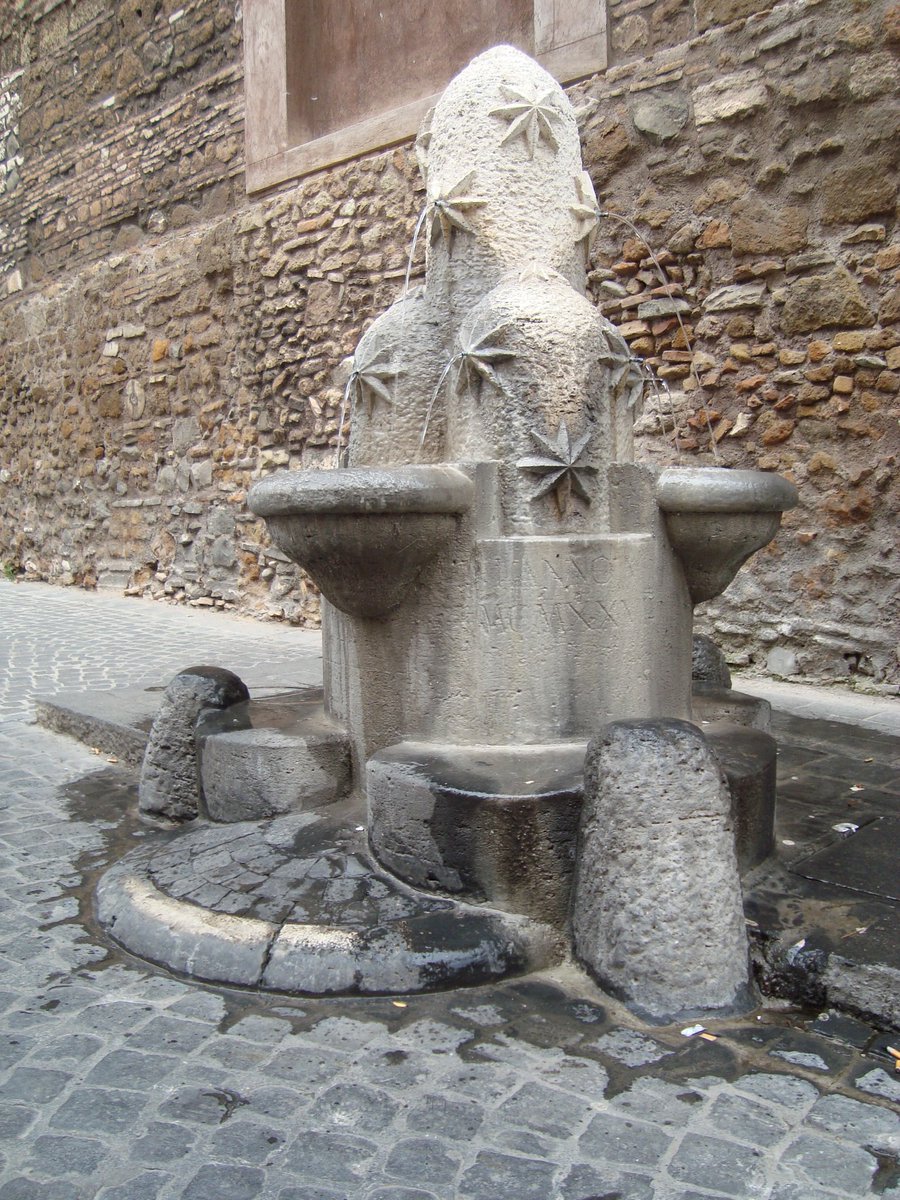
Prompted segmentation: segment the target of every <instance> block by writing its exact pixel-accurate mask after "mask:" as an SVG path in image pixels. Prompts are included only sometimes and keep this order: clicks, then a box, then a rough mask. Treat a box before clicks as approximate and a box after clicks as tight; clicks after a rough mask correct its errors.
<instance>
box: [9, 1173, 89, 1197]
mask: <svg viewBox="0 0 900 1200" xmlns="http://www.w3.org/2000/svg"><path fill="white" fill-rule="evenodd" d="M0 1200H82V1188H81V1187H80V1186H79V1185H78V1184H77V1183H70V1182H68V1181H67V1180H62V1179H59V1180H51V1181H49V1182H47V1181H45V1180H41V1181H40V1182H38V1181H37V1180H35V1179H29V1178H28V1177H27V1176H25V1175H17V1176H15V1178H13V1179H8V1180H7V1181H6V1182H5V1183H3V1184H0Z"/></svg>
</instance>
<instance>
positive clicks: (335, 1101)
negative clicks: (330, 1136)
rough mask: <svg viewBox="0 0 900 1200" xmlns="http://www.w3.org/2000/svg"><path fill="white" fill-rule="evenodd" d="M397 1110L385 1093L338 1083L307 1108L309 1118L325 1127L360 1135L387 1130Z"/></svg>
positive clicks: (398, 1109) (397, 1105)
mask: <svg viewBox="0 0 900 1200" xmlns="http://www.w3.org/2000/svg"><path fill="white" fill-rule="evenodd" d="M399 1111H400V1104H399V1103H398V1101H396V1100H393V1099H392V1098H391V1097H390V1096H389V1095H388V1094H387V1092H384V1091H381V1090H376V1089H375V1088H368V1087H366V1086H365V1085H364V1084H347V1083H339V1084H336V1085H335V1086H334V1087H332V1088H329V1089H328V1090H327V1091H326V1092H323V1094H322V1095H321V1096H320V1097H319V1099H318V1100H317V1101H316V1102H315V1104H314V1105H313V1106H312V1108H311V1109H310V1117H311V1118H312V1119H313V1120H314V1121H316V1122H317V1123H320V1124H321V1125H322V1126H323V1127H324V1128H327V1127H328V1126H333V1125H337V1126H342V1127H343V1128H345V1129H354V1130H359V1131H360V1132H363V1133H378V1132H379V1131H380V1130H382V1129H386V1128H387V1126H388V1125H390V1123H391V1122H392V1121H393V1119H394V1117H395V1116H396V1114H397V1113H398V1112H399Z"/></svg>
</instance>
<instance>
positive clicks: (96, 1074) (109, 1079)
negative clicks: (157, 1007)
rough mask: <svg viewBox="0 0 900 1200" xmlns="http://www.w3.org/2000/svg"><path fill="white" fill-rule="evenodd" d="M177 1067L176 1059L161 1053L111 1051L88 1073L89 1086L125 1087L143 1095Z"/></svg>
mask: <svg viewBox="0 0 900 1200" xmlns="http://www.w3.org/2000/svg"><path fill="white" fill-rule="evenodd" d="M178 1065H179V1060H178V1059H177V1058H171V1057H169V1056H165V1055H161V1054H144V1053H141V1052H140V1051H138V1050H113V1052H112V1053H111V1054H107V1055H106V1057H105V1058H101V1060H100V1061H99V1062H98V1063H97V1065H96V1066H95V1067H94V1068H93V1069H92V1070H91V1071H90V1072H89V1073H88V1076H87V1080H86V1082H87V1083H88V1084H89V1085H102V1084H106V1086H107V1087H116V1088H126V1089H127V1090H128V1091H132V1092H143V1091H146V1089H147V1088H149V1087H152V1086H153V1084H155V1083H159V1081H160V1080H161V1079H165V1077H166V1076H167V1075H171V1073H172V1071H174V1070H175V1068H176V1067H177V1066H178Z"/></svg>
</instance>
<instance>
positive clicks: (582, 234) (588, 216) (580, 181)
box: [569, 171, 600, 242]
mask: <svg viewBox="0 0 900 1200" xmlns="http://www.w3.org/2000/svg"><path fill="white" fill-rule="evenodd" d="M575 193H576V195H577V197H578V199H577V200H576V201H575V203H574V204H570V205H569V212H570V213H572V214H573V216H574V217H575V220H576V221H577V222H578V232H577V233H576V235H575V241H576V242H581V241H583V240H584V239H585V238H589V237H590V236H591V234H592V233H593V232H594V229H595V228H596V226H597V222H598V221H599V220H600V205H599V204H598V203H597V193H596V192H595V191H594V184H593V182H592V180H591V177H590V175H588V173H587V171H582V172H581V174H580V175H576V176H575Z"/></svg>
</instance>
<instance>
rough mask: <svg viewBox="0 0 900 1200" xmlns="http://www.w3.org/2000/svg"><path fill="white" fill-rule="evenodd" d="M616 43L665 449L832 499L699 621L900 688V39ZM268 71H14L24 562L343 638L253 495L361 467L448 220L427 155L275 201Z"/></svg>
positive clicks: (365, 167) (6, 325) (325, 179)
mask: <svg viewBox="0 0 900 1200" xmlns="http://www.w3.org/2000/svg"><path fill="white" fill-rule="evenodd" d="M609 16H610V37H611V62H612V65H611V67H610V69H609V70H608V71H607V72H606V73H605V74H604V75H602V76H598V77H595V78H593V79H590V80H587V81H585V82H583V83H581V84H578V85H577V86H575V87H573V88H572V89H571V96H572V100H573V103H575V105H576V107H577V108H578V109H579V112H580V114H581V125H582V130H583V137H584V147H585V157H586V164H587V166H588V168H589V170H590V172H591V174H592V176H593V178H594V180H595V183H596V186H597V191H598V194H599V195H600V197H601V203H602V206H603V207H604V209H605V210H606V211H608V212H609V213H610V214H611V215H610V216H609V217H608V218H607V219H605V220H604V222H603V225H602V228H601V231H600V234H599V236H598V238H597V240H596V242H595V245H594V250H593V262H592V268H593V269H592V273H591V286H592V289H593V292H594V295H595V297H596V299H597V302H598V303H599V304H601V305H602V307H603V309H604V311H605V312H606V313H607V314H608V315H609V316H610V317H611V318H612V319H613V320H615V321H616V322H617V323H618V324H619V325H620V327H621V328H622V329H623V331H624V333H625V335H626V337H627V338H628V340H629V342H630V343H631V345H632V347H633V348H634V349H635V351H636V352H638V353H640V354H641V355H643V356H645V357H647V358H649V359H650V360H651V362H652V363H653V364H654V365H655V367H656V370H657V374H658V375H659V377H660V379H661V380H662V381H663V384H664V387H663V386H661V387H660V388H659V390H658V394H653V393H652V392H651V393H650V394H649V395H648V401H647V405H646V409H645V414H644V416H643V417H642V419H641V423H640V430H641V432H642V437H641V441H640V446H641V450H640V452H641V454H642V455H643V456H644V457H649V458H652V459H653V460H654V461H680V462H686V463H694V462H695V463H704V462H711V461H713V458H714V455H716V456H718V460H719V461H721V462H723V463H726V464H729V465H734V466H763V467H770V468H773V469H776V470H780V471H783V472H784V473H786V474H788V475H789V476H790V477H791V478H792V479H794V480H795V481H796V482H797V484H798V486H799V488H800V491H801V496H802V499H803V503H802V506H801V508H800V509H798V510H797V511H796V512H795V513H792V514H789V515H788V516H787V518H786V519H785V524H784V529H783V531H782V533H781V534H780V536H779V538H778V540H777V542H776V543H775V544H774V545H773V546H772V547H771V548H770V549H769V550H767V551H765V552H763V553H761V554H760V555H759V556H757V558H756V560H754V563H753V565H752V567H751V568H748V569H745V571H744V572H743V573H742V574H741V575H740V576H739V577H738V580H737V581H736V582H735V583H734V584H733V585H732V587H731V588H730V589H729V591H728V592H727V593H726V595H725V596H724V597H722V598H721V600H719V601H716V602H715V603H714V604H713V605H711V606H707V609H708V611H707V613H706V614H705V616H704V618H703V619H704V621H705V623H706V625H707V627H708V628H710V629H711V630H712V631H713V632H714V634H715V636H717V638H718V639H719V640H720V641H722V642H723V643H724V644H725V646H726V648H727V650H728V652H729V655H730V657H731V658H732V659H733V660H735V661H740V662H744V663H747V664H749V665H751V666H754V667H760V668H765V667H766V665H767V664H768V666H769V668H770V669H773V670H775V671H776V672H793V671H797V672H799V673H800V674H801V676H803V677H809V678H845V677H846V676H847V675H848V674H849V675H851V676H852V677H854V678H855V679H856V680H857V681H858V682H859V683H860V684H861V685H862V686H867V687H882V688H883V687H889V686H894V687H896V682H897V679H898V667H897V656H896V641H897V637H896V630H897V626H898V607H900V605H898V595H897V592H898V574H900V569H898V562H897V555H896V533H895V522H896V516H895V514H896V500H897V469H898V462H897V459H898V450H900V447H898V434H897V417H898V401H897V396H898V392H900V286H898V284H900V243H898V240H897V234H896V159H895V155H896V146H897V140H898V139H897V132H898V125H900V121H898V107H897V94H896V93H897V86H898V78H900V71H898V51H900V8H898V6H897V5H896V4H894V5H891V4H888V3H883V2H878V0H872V2H871V3H865V2H864V0H855V2H854V3H853V4H852V5H851V4H848V3H847V2H846V0H819V2H815V0H806V2H802V0H794V2H790V3H784V4H779V5H774V6H773V5H768V4H764V3H760V2H759V0H622V2H619V3H616V2H615V0H609ZM0 37H2V32H0ZM240 38H241V14H240V8H239V6H238V7H235V6H234V5H232V4H224V3H222V4H215V3H212V2H211V0H195V2H194V3H185V4H182V5H179V6H176V5H175V4H173V3H169V2H167V3H162V2H160V0H143V2H140V0H138V2H135V0H130V2H129V3H127V4H118V5H115V6H112V5H108V4H103V3H100V0H74V2H69V3H59V4H56V5H55V6H52V5H47V4H44V5H40V6H38V5H33V6H31V7H30V8H29V7H28V6H25V7H24V8H20V11H19V12H18V14H17V15H16V16H15V19H14V20H13V21H12V23H11V26H10V31H9V32H8V33H7V35H6V37H5V38H3V39H2V40H0V345H2V349H0V418H2V424H0V561H3V562H6V563H9V564H12V565H13V566H15V567H16V568H17V569H19V570H21V571H24V572H25V573H27V574H29V575H31V576H33V577H43V578H49V579H52V580H55V581H57V582H61V583H65V582H68V583H81V584H85V585H92V584H93V583H95V582H98V581H99V582H100V583H110V584H119V585H121V586H126V587H128V588H129V590H132V591H134V592H136V593H145V594H148V595H153V596H160V597H162V596H169V597H172V598H175V599H179V600H183V601H184V602H188V603H194V604H215V605H218V606H228V607H232V606H236V607H240V608H242V609H244V610H246V611H250V612H254V613H258V614H269V615H277V616H281V617H283V618H286V619H291V620H305V621H314V620H315V619H316V602H315V596H314V594H313V592H312V589H311V588H310V587H308V586H306V585H302V586H299V587H298V586H297V584H296V573H295V571H294V568H293V567H291V566H290V565H289V564H287V563H285V562H284V561H283V559H282V558H281V556H280V555H279V554H278V553H277V552H275V551H273V550H272V549H271V548H269V547H268V544H267V541H266V538H265V534H264V531H263V529H262V528H261V527H260V525H259V524H258V523H257V522H256V521H255V520H253V519H252V518H251V517H250V516H249V514H248V513H247V512H246V508H245V506H244V503H243V502H244V497H245V493H246V489H247V487H248V485H249V483H250V482H251V481H252V479H253V478H254V477H255V476H256V475H257V474H258V473H259V472H260V471H261V470H266V469H269V468H271V467H274V466H287V465H297V466H299V465H317V464H319V463H322V462H323V461H327V460H328V459H329V457H330V456H331V455H333V445H334V441H335V437H336V433H337V424H338V412H339V407H340V399H341V391H342V384H343V380H344V374H343V373H342V372H343V371H345V370H346V367H342V361H343V360H344V359H345V357H346V356H347V355H348V354H350V353H351V352H352V349H353V346H354V344H355V342H356V340H357V338H358V336H359V333H360V332H361V331H362V329H363V328H364V327H365V325H366V323H367V321H368V320H369V319H370V318H371V317H372V316H374V315H375V314H376V313H377V312H378V311H380V310H381V309H382V308H384V307H385V306H386V305H387V304H388V303H390V302H391V301H392V300H393V299H395V298H396V296H397V294H398V292H399V290H400V289H401V287H402V285H403V277H404V274H405V271H406V266H407V255H408V248H409V243H410V239H411V233H412V228H413V225H414V223H415V219H416V216H417V214H418V212H419V210H420V208H421V205H422V202H423V195H422V189H421V185H420V183H419V180H418V175H417V172H416V170H415V167H414V162H413V157H412V154H411V152H410V149H409V147H408V146H404V147H400V148H398V149H394V150H388V151H382V152H379V153H376V154H373V155H371V156H369V157H367V158H364V159H361V160H359V161H357V162H353V163H350V164H344V165H342V166H339V167H335V168H332V169H329V170H326V171H323V172H320V173H319V174H317V175H315V176H311V177H309V178H307V179H305V180H301V181H298V182H296V183H294V184H289V185H286V186H284V187H283V188H281V189H279V190H278V192H277V193H275V194H273V195H270V196H266V197H264V198H262V199H251V200H248V199H247V198H246V196H245V194H244V189H243V177H242V170H243V163H242V115H243V97H242V79H241V66H240ZM620 217H621V218H624V219H626V220H627V221H630V222H631V223H633V225H634V227H635V228H634V229H632V228H629V226H628V225H627V224H625V223H624V221H623V220H620V219H619V218H620ZM651 248H652V251H653V254H654V255H655V258H656V260H657V261H656V263H654V261H653V256H651V253H650V249H651ZM420 257H421V253H420V252H419V253H417V255H416V258H417V260H418V259H420ZM657 264H658V266H657ZM419 268H420V264H419V263H418V262H417V263H416V264H414V269H413V274H414V276H415V274H416V271H417V270H418V269H419ZM659 269H661V270H662V273H663V277H664V278H663V279H661V278H660V276H659ZM676 443H677V444H676Z"/></svg>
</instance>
